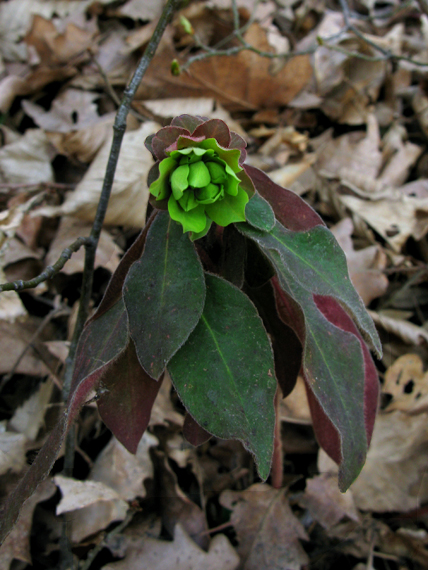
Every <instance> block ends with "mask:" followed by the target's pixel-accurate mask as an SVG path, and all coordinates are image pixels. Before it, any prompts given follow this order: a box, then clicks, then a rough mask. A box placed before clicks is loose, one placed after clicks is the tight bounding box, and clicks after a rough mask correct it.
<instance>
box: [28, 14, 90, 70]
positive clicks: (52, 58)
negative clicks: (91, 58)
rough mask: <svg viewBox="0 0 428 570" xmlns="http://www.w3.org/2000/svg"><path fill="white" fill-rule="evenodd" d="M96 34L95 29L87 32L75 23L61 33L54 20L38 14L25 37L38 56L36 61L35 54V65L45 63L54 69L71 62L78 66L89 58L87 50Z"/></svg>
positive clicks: (69, 24) (67, 26)
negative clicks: (78, 63)
mask: <svg viewBox="0 0 428 570" xmlns="http://www.w3.org/2000/svg"><path fill="white" fill-rule="evenodd" d="M95 33H96V30H95V29H94V28H92V29H89V30H85V29H82V28H81V27H78V26H76V25H75V24H74V23H68V24H67V25H66V27H65V30H64V32H61V31H60V30H59V29H58V28H57V27H56V26H55V23H54V22H53V21H52V20H47V19H46V18H44V17H43V16H39V15H38V14H36V15H35V16H34V18H33V21H32V24H31V28H30V29H29V31H28V32H27V34H26V36H25V43H26V44H27V46H29V47H30V48H33V50H35V52H36V54H37V59H36V60H34V52H33V61H32V63H33V64H34V63H43V65H48V66H52V67H53V66H56V65H59V64H63V63H68V62H69V61H70V60H73V63H74V64H76V63H77V62H81V61H82V60H85V59H87V58H88V53H87V50H88V49H89V48H90V47H91V44H92V42H93V38H94V36H95Z"/></svg>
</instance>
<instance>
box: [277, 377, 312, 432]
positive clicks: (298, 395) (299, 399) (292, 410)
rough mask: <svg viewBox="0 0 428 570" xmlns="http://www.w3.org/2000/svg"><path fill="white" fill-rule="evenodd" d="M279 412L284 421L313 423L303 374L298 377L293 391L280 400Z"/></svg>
mask: <svg viewBox="0 0 428 570" xmlns="http://www.w3.org/2000/svg"><path fill="white" fill-rule="evenodd" d="M279 413H280V418H281V420H282V421H286V422H290V423H295V424H307V425H310V424H311V423H312V419H311V412H310V410H309V404H308V399H307V397H306V388H305V383H304V380H303V378H302V377H301V376H298V377H297V382H296V385H295V387H294V388H293V390H292V392H291V393H290V394H289V395H288V396H287V397H286V398H283V399H282V400H281V401H280V408H279Z"/></svg>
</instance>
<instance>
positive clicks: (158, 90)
mask: <svg viewBox="0 0 428 570" xmlns="http://www.w3.org/2000/svg"><path fill="white" fill-rule="evenodd" d="M245 39H246V40H247V41H248V42H249V43H251V44H252V45H254V46H255V47H257V48H259V49H262V50H266V51H272V48H271V47H270V45H269V42H268V40H267V34H266V31H265V30H264V29H263V28H262V27H261V26H260V25H259V24H257V23H254V24H253V25H252V26H251V27H250V28H249V30H248V31H247V32H246V34H245ZM176 57H177V53H176V52H175V50H174V49H173V48H172V47H168V46H166V47H165V48H164V49H163V50H161V52H160V53H159V52H158V54H157V55H156V56H155V57H154V59H153V62H152V64H151V65H150V67H149V69H148V72H147V74H146V76H145V81H144V83H143V84H142V85H141V86H140V88H139V90H138V94H137V98H139V99H158V98H159V99H163V98H165V97H170V95H171V91H173V92H174V93H175V96H176V97H186V96H190V97H195V96H202V97H213V96H214V97H216V99H218V100H219V101H220V102H221V104H222V105H224V107H225V108H226V109H228V110H234V109H253V110H254V109H258V108H259V107H276V106H281V105H286V104H287V103H288V102H289V101H291V100H292V99H293V98H294V97H295V96H296V95H297V93H298V92H299V91H300V90H301V89H302V88H303V87H304V86H305V85H306V84H307V82H308V81H309V79H310V78H311V76H312V66H311V63H310V58H309V56H298V57H295V58H292V59H290V60H289V61H288V62H287V63H286V64H285V66H284V67H283V68H282V70H281V72H280V73H278V74H276V75H272V74H271V73H270V66H271V61H270V60H269V59H266V58H263V57H261V56H259V55H258V54H256V53H253V52H248V51H243V52H241V53H239V54H237V55H235V56H215V57H210V58H207V59H204V60H202V61H197V62H195V63H193V64H192V66H191V68H190V70H189V74H182V75H180V76H179V77H172V76H171V75H170V65H171V60H172V59H174V58H176Z"/></svg>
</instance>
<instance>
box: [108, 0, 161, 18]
mask: <svg viewBox="0 0 428 570" xmlns="http://www.w3.org/2000/svg"><path fill="white" fill-rule="evenodd" d="M111 1H113V0H111ZM164 4H165V2H164V0H150V2H147V0H128V2H126V3H125V4H122V6H120V7H119V8H117V10H116V13H117V14H119V15H121V16H126V17H127V18H132V19H133V20H145V21H148V22H151V21H152V20H157V19H158V18H159V16H160V14H161V13H162V9H163V7H164Z"/></svg>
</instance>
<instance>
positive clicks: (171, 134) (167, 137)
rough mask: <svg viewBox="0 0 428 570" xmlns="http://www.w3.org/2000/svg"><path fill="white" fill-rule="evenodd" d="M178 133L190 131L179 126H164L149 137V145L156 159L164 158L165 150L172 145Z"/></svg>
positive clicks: (187, 133) (182, 133) (185, 133)
mask: <svg viewBox="0 0 428 570" xmlns="http://www.w3.org/2000/svg"><path fill="white" fill-rule="evenodd" d="M180 135H190V132H189V131H188V130H187V129H183V128H181V127H164V128H163V129H161V130H160V131H158V132H157V133H156V135H155V136H154V137H153V138H152V139H151V146H152V149H153V152H154V154H155V156H156V158H157V159H158V160H163V159H164V158H166V154H165V150H166V149H167V148H168V147H169V146H170V145H172V144H173V143H174V142H175V141H176V140H177V138H178V137H179V136H180Z"/></svg>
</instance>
